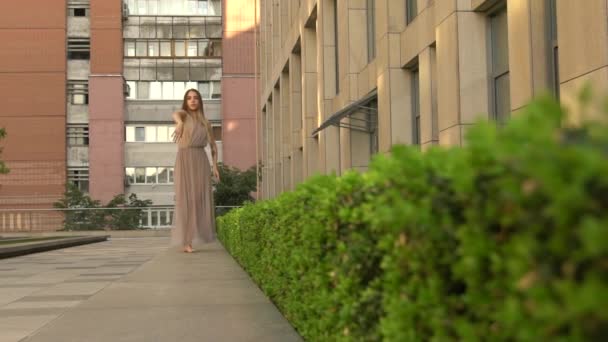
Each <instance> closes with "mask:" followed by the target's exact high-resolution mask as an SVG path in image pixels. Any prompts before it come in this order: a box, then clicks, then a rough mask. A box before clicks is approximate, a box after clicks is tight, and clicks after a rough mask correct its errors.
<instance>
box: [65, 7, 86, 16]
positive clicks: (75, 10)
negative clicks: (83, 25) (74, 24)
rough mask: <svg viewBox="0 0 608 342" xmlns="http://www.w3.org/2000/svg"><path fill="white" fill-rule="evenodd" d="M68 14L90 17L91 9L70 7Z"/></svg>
mask: <svg viewBox="0 0 608 342" xmlns="http://www.w3.org/2000/svg"><path fill="white" fill-rule="evenodd" d="M68 16H70V17H88V16H89V9H88V8H70V9H69V10H68Z"/></svg>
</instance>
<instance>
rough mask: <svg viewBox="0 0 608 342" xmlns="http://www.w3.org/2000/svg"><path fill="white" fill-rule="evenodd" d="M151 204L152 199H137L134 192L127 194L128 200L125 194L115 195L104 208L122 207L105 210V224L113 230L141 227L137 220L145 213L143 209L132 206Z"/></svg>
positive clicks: (143, 206)
mask: <svg viewBox="0 0 608 342" xmlns="http://www.w3.org/2000/svg"><path fill="white" fill-rule="evenodd" d="M151 205H152V200H140V199H137V195H136V194H130V195H129V201H128V202H127V200H126V198H125V195H124V194H120V195H117V196H115V197H114V198H113V199H112V200H111V201H110V202H108V204H107V205H106V208H124V209H123V210H107V216H106V219H107V226H108V228H110V229H113V230H128V229H137V228H141V227H140V225H139V221H140V220H141V219H142V218H143V215H144V214H145V213H144V211H143V209H133V208H145V207H149V206H151Z"/></svg>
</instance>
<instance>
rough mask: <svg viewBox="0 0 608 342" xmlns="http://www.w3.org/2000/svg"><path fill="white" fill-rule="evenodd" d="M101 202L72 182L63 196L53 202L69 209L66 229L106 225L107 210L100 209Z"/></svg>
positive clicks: (65, 223)
mask: <svg viewBox="0 0 608 342" xmlns="http://www.w3.org/2000/svg"><path fill="white" fill-rule="evenodd" d="M100 204H101V203H100V202H99V201H97V200H93V199H91V197H89V196H88V195H87V194H85V193H83V192H82V191H80V189H78V187H77V186H75V185H74V184H72V183H68V186H67V189H66V191H65V193H64V194H63V198H62V199H61V200H59V201H58V202H55V203H53V206H54V207H55V208H58V209H67V210H66V211H65V212H64V213H65V214H64V215H65V219H64V222H63V229H65V230H95V229H102V228H103V227H104V226H105V212H104V211H103V210H99V208H100ZM80 208H82V210H78V209H80Z"/></svg>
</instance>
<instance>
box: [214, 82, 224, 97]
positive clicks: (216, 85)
mask: <svg viewBox="0 0 608 342" xmlns="http://www.w3.org/2000/svg"><path fill="white" fill-rule="evenodd" d="M221 97H222V85H221V83H220V82H218V81H213V82H211V98H212V99H219V98H221Z"/></svg>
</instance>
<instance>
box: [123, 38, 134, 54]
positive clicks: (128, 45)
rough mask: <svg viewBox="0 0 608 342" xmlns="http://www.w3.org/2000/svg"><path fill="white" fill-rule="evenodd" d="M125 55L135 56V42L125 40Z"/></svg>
mask: <svg viewBox="0 0 608 342" xmlns="http://www.w3.org/2000/svg"><path fill="white" fill-rule="evenodd" d="M125 56H127V57H135V42H129V41H126V42H125Z"/></svg>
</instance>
